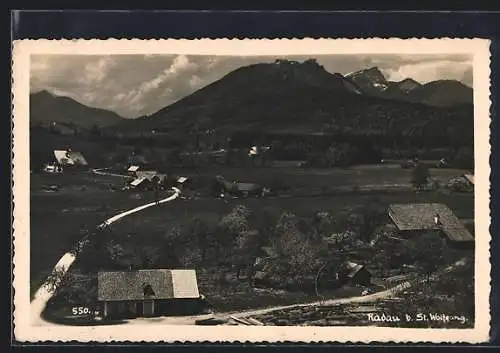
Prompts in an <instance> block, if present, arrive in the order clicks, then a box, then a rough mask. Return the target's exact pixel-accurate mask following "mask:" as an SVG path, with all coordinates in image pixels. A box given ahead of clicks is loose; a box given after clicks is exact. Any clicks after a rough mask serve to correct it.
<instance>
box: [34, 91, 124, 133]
mask: <svg viewBox="0 0 500 353" xmlns="http://www.w3.org/2000/svg"><path fill="white" fill-rule="evenodd" d="M29 103H30V125H42V126H48V125H49V124H51V123H53V122H55V123H59V124H63V125H66V126H78V127H80V128H90V127H92V126H93V125H97V126H99V127H104V126H109V125H114V124H117V123H119V122H120V121H122V120H123V118H122V117H121V116H120V115H118V114H116V113H114V112H112V111H109V110H106V109H99V108H92V107H88V106H86V105H84V104H81V103H79V102H77V101H76V100H74V99H72V98H70V97H62V96H56V95H53V94H52V93H49V92H47V91H40V92H37V93H32V94H30V101H29Z"/></svg>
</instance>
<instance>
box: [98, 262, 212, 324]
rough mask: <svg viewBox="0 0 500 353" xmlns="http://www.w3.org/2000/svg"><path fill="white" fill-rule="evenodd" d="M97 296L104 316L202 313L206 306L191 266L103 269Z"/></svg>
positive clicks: (99, 278)
mask: <svg viewBox="0 0 500 353" xmlns="http://www.w3.org/2000/svg"><path fill="white" fill-rule="evenodd" d="M97 300H98V302H99V303H100V306H101V312H102V317H103V318H126V317H127V318H132V317H153V316H168V315H188V314H199V313H201V312H203V310H204V309H205V308H206V307H205V305H206V301H205V300H204V297H203V296H202V295H200V293H199V291H198V283H197V279H196V272H195V270H190V269H185V270H168V269H152V270H138V271H120V272H99V273H98V276H97Z"/></svg>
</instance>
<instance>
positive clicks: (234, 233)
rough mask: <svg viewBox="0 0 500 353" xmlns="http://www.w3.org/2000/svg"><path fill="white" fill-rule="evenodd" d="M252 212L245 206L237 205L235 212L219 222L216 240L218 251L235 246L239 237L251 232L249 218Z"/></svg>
mask: <svg viewBox="0 0 500 353" xmlns="http://www.w3.org/2000/svg"><path fill="white" fill-rule="evenodd" d="M249 215H250V211H249V210H248V208H246V207H245V206H244V205H237V206H235V207H234V208H233V210H232V211H231V212H230V213H229V214H227V215H225V216H224V217H222V219H221V220H220V222H219V229H220V232H218V236H217V238H216V249H217V251H220V250H223V249H227V248H229V247H233V246H235V241H236V239H237V237H238V236H239V235H240V234H241V233H242V232H244V231H247V230H249V223H248V216H249Z"/></svg>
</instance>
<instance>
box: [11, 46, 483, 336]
mask: <svg viewBox="0 0 500 353" xmlns="http://www.w3.org/2000/svg"><path fill="white" fill-rule="evenodd" d="M12 93H13V119H14V124H13V126H14V127H13V135H14V138H13V151H14V164H13V178H14V184H13V195H14V221H13V222H14V223H13V228H14V234H13V246H14V254H13V261H14V270H13V271H14V281H13V286H14V288H15V298H14V305H15V307H14V325H15V328H14V333H15V338H16V340H18V341H21V342H40V341H42V342H43V341H63V342H68V341H78V342H89V341H93V342H112V341H114V342H120V341H130V342H138V341H145V342H175V341H178V342H179V341H180V342H202V341H203V342H236V341H238V342H245V341H246V342H283V341H288V342H348V341H349V342H390V341H392V342H471V343H473V342H485V341H487V340H488V337H489V328H490V306H489V296H490V250H489V242H490V239H491V236H490V233H489V224H490V210H489V177H490V166H489V156H490V145H489V137H490V130H489V126H490V116H489V115H490V113H489V107H490V100H489V94H490V54H489V41H487V40H483V39H432V40H427V39H405V40H403V39H359V40H344V39H336V40H333V39H321V40H314V39H301V40H295V39H290V40H289V39H283V40H229V39H221V40H204V39H200V40H151V41H146V40H22V41H16V42H14V45H13V92H12ZM476 181H477V182H478V183H477V184H476Z"/></svg>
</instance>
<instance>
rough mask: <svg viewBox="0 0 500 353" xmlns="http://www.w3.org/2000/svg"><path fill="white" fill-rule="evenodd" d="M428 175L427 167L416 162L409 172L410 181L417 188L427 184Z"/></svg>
mask: <svg viewBox="0 0 500 353" xmlns="http://www.w3.org/2000/svg"><path fill="white" fill-rule="evenodd" d="M429 177H430V173H429V168H427V167H426V166H425V165H423V164H422V163H417V165H416V166H415V168H413V170H412V172H411V183H412V184H413V186H414V187H416V188H417V189H419V188H421V187H422V186H424V185H425V184H427V182H428V180H429Z"/></svg>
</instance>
